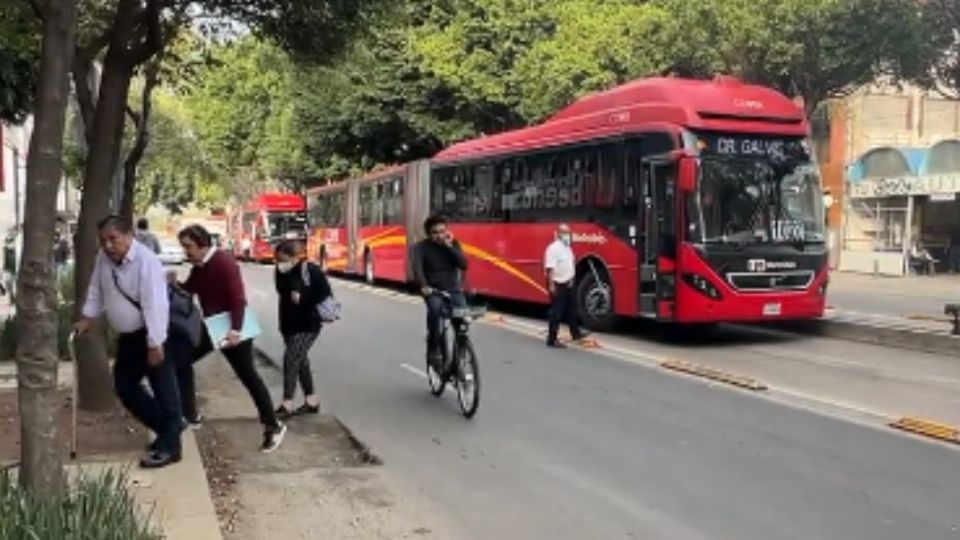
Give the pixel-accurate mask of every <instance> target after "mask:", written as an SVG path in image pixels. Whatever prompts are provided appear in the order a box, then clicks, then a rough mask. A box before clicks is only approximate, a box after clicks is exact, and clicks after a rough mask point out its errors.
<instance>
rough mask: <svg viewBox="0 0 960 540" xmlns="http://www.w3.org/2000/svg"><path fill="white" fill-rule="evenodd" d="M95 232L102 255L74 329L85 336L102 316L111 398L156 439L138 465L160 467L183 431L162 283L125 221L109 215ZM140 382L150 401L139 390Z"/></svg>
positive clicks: (176, 450) (176, 451) (176, 453)
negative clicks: (113, 335)
mask: <svg viewBox="0 0 960 540" xmlns="http://www.w3.org/2000/svg"><path fill="white" fill-rule="evenodd" d="M97 228H98V231H99V238H100V247H101V248H102V250H101V252H100V253H99V254H98V255H97V260H96V264H95V266H94V269H93V275H92V276H91V278H90V288H89V290H88V291H87V300H86V303H84V306H83V318H82V319H81V320H80V321H79V322H77V324H76V328H75V329H76V331H77V332H78V333H84V332H86V331H87V330H89V328H90V325H91V324H92V322H93V321H94V320H95V319H97V318H98V317H100V315H101V314H103V313H104V312H106V314H107V319H108V320H109V322H110V326H111V327H113V329H114V330H116V332H117V334H118V335H119V337H118V338H117V359H116V362H115V363H114V367H113V379H114V388H115V390H116V392H117V397H118V398H120V402H121V403H123V405H124V407H126V408H127V410H128V411H130V413H131V414H132V415H133V416H135V417H136V418H137V419H138V420H140V421H141V422H142V423H143V424H144V425H145V426H147V427H148V428H150V430H152V431H153V432H154V433H156V435H157V439H156V441H154V443H153V444H151V445H150V453H149V454H148V455H147V457H145V458H144V459H143V460H141V461H140V465H141V466H142V467H144V468H160V467H165V466H167V465H170V464H172V463H176V462H178V461H180V450H181V449H180V432H181V431H182V430H183V418H182V414H181V409H180V394H179V390H178V388H177V380H176V371H175V366H174V359H173V358H166V357H165V356H166V355H165V354H164V344H165V343H166V341H167V329H168V325H169V318H170V311H169V299H168V297H167V279H166V276H165V275H164V272H163V266H162V265H161V264H160V259H158V258H157V256H156V254H154V253H153V251H152V250H150V248H148V247H146V246H144V245H143V244H141V243H139V242H137V241H136V240H135V239H134V233H133V228H132V227H131V226H130V222H129V221H127V220H126V219H124V218H122V217H118V216H110V217H108V218H106V219H104V220H103V221H101V222H100V223H99V224H98V226H97ZM144 377H146V378H147V379H148V380H149V382H150V387H151V389H152V390H153V395H152V396H151V395H150V394H148V393H147V392H146V389H144V387H143V379H144Z"/></svg>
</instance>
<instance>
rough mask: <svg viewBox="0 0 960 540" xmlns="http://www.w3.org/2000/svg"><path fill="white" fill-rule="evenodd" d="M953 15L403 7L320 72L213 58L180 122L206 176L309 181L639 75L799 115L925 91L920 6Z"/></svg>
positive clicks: (869, 3) (250, 49)
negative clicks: (771, 102) (755, 88)
mask: <svg viewBox="0 0 960 540" xmlns="http://www.w3.org/2000/svg"><path fill="white" fill-rule="evenodd" d="M957 1H958V0H929V1H928V2H927V8H925V10H924V11H922V10H920V9H919V8H918V7H917V3H916V2H914V1H913V0H809V1H801V0H781V1H778V2H760V3H757V2H753V1H750V0H698V1H697V2H690V1H688V0H650V1H638V0H605V1H603V2H601V1H598V0H435V1H429V0H410V1H408V2H405V3H402V4H401V5H400V7H398V8H396V9H395V10H394V11H393V12H391V15H392V16H391V18H390V19H388V20H384V19H378V20H377V23H376V24H373V26H372V27H371V29H370V31H369V32H364V33H360V34H358V35H359V36H360V37H359V39H357V40H355V41H354V42H353V43H352V45H351V46H350V47H349V48H348V49H347V50H346V52H345V53H344V54H343V55H340V56H336V57H333V58H334V59H335V61H334V62H322V63H318V62H313V61H310V60H311V58H310V57H309V55H304V54H303V50H299V49H298V47H295V46H292V44H291V43H290V42H287V41H281V42H280V43H281V44H282V45H283V46H284V47H286V48H293V49H298V50H297V52H296V54H294V55H292V56H288V55H287V54H284V53H283V52H282V50H283V49H284V47H277V46H272V45H267V44H265V42H263V41H257V40H254V39H246V40H242V41H240V42H238V43H234V44H232V45H230V46H227V47H226V48H224V49H223V50H221V51H220V53H219V57H220V61H221V63H222V65H221V66H220V67H218V68H216V69H212V70H209V71H207V72H206V73H205V74H204V75H203V76H202V77H201V79H202V80H201V82H200V83H199V84H198V85H197V87H196V89H195V90H194V92H193V94H192V95H191V98H190V108H191V110H193V111H195V116H194V120H195V121H196V122H197V126H198V133H199V135H200V139H201V140H202V142H203V148H204V151H205V152H206V153H207V154H208V155H209V156H210V159H211V161H212V162H213V163H214V165H215V166H216V167H217V168H218V169H219V170H224V171H231V170H232V171H237V170H242V171H244V174H243V175H235V176H243V177H248V176H249V175H251V174H252V175H253V176H256V175H261V177H271V178H276V179H281V180H293V181H296V182H297V183H298V185H299V183H303V182H306V183H317V182H323V181H326V180H328V179H331V178H336V177H339V176H342V175H345V174H350V173H354V172H358V171H361V170H367V169H370V168H372V167H374V166H376V165H378V164H384V163H395V162H402V161H408V160H412V159H418V158H424V157H429V156H431V155H433V154H434V153H435V152H436V151H438V150H440V149H441V148H443V147H444V146H446V145H448V144H450V143H452V142H456V141H459V140H462V139H465V138H469V137H473V136H477V135H479V134H484V133H496V132H500V131H503V130H506V129H512V128H516V127H520V126H523V125H527V124H529V123H532V122H537V121H541V120H543V119H545V118H548V117H549V116H551V115H552V114H553V113H555V112H556V111H557V110H559V109H561V108H562V107H563V106H565V105H567V104H569V103H571V102H572V101H574V100H576V99H578V98H579V97H582V96H583V95H585V94H587V93H590V92H594V91H599V90H603V89H606V88H610V87H612V86H615V85H617V84H620V83H623V82H626V81H629V80H633V79H638V78H642V77H649V76H658V75H664V74H673V75H677V76H687V77H701V78H710V77H714V76H716V75H719V74H733V75H736V76H739V77H741V78H743V79H745V80H747V81H749V82H755V83H759V84H763V85H768V86H772V87H775V88H777V89H779V90H781V91H782V92H784V93H786V94H787V95H789V96H795V97H799V98H802V99H803V100H804V101H805V103H806V105H807V108H808V110H813V108H814V107H815V106H816V105H817V104H819V103H820V102H822V101H823V100H825V99H828V98H831V97H834V96H839V95H843V94H845V93H846V92H849V91H850V90H852V89H854V88H856V87H858V86H859V85H862V84H865V83H869V82H872V81H874V80H876V79H877V78H878V77H886V78H889V79H893V80H900V79H907V80H911V81H918V82H926V80H927V79H929V77H928V74H929V69H930V66H931V63H932V62H933V60H932V58H933V55H931V51H934V50H937V49H938V48H941V49H942V47H945V46H946V45H944V44H945V43H947V41H948V40H946V39H945V38H944V37H943V36H941V35H940V34H931V30H930V28H931V26H930V25H931V20H932V19H933V15H931V14H930V9H931V8H930V6H932V5H935V4H938V3H940V4H947V3H953V4H956V2H957ZM306 4H310V2H308V3H306ZM306 4H305V5H306ZM372 5H373V4H369V5H368V7H370V6H372ZM942 11H943V9H941V12H942ZM241 18H242V17H241ZM365 20H367V21H369V20H370V19H369V18H368V19H365ZM955 26H956V25H955ZM955 26H954V27H955ZM949 35H950V36H954V35H955V34H949ZM931 36H933V37H931ZM325 59H327V58H325ZM957 80H960V77H958V79H957ZM228 174H230V173H228Z"/></svg>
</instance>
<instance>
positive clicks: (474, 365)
mask: <svg viewBox="0 0 960 540" xmlns="http://www.w3.org/2000/svg"><path fill="white" fill-rule="evenodd" d="M454 354H455V355H456V356H455V358H454V361H455V362H457V363H456V367H457V378H456V385H457V403H458V404H459V405H460V412H462V413H463V415H464V416H465V417H467V418H472V417H473V415H474V414H476V413H477V408H478V407H479V406H480V367H479V363H478V362H477V354H476V353H475V352H474V350H473V344H472V343H471V342H470V338H468V337H463V338H461V341H460V342H459V343H458V344H457V347H456V352H455V353H454Z"/></svg>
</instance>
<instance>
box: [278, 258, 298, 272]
mask: <svg viewBox="0 0 960 540" xmlns="http://www.w3.org/2000/svg"><path fill="white" fill-rule="evenodd" d="M294 266H295V263H292V262H289V261H287V262H279V263H277V270H279V271H280V273H281V274H286V273H287V272H289V271H291V270H293V267H294Z"/></svg>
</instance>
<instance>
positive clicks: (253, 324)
mask: <svg viewBox="0 0 960 540" xmlns="http://www.w3.org/2000/svg"><path fill="white" fill-rule="evenodd" d="M203 322H204V324H205V325H206V327H207V333H209V335H210V342H211V343H212V344H213V346H214V347H216V348H217V349H219V348H221V344H222V343H223V342H224V340H226V339H227V334H228V333H229V332H230V327H231V321H230V313H227V312H224V313H217V314H216V315H211V316H210V317H207V318H206V319H204V320H203ZM259 335H260V323H259V322H257V315H256V314H255V313H254V312H253V310H252V309H251V308H250V306H247V308H246V310H244V312H243V328H242V329H241V330H240V341H246V340H248V339H253V338H255V337H257V336H259Z"/></svg>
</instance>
